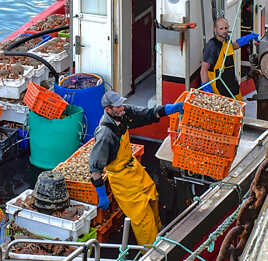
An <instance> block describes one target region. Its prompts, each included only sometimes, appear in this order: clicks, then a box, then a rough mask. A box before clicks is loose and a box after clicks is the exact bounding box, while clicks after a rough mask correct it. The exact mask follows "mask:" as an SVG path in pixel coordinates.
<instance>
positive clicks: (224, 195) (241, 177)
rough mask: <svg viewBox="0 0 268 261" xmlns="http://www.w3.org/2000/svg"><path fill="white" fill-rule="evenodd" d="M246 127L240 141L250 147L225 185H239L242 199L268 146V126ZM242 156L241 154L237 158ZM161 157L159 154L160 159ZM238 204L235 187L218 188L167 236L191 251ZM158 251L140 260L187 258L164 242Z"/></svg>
mask: <svg viewBox="0 0 268 261" xmlns="http://www.w3.org/2000/svg"><path fill="white" fill-rule="evenodd" d="M246 125H248V126H249V127H250V128H249V129H248V130H245V132H244V133H243V135H244V140H242V138H241V141H242V142H247V139H249V140H248V141H249V143H250V146H249V147H247V146H246V147H244V149H245V148H246V151H243V156H241V157H240V158H239V159H238V160H237V163H236V164H234V165H233V166H232V169H231V171H230V173H229V176H228V177H226V178H225V179H224V181H225V182H229V183H233V184H237V185H239V187H240V189H241V193H242V195H244V194H245V193H246V192H247V190H248V188H249V185H250V183H251V181H252V179H253V173H254V172H255V170H256V168H257V167H258V165H259V164H260V163H261V162H262V161H263V160H264V155H265V146H266V145H267V144H268V131H267V130H266V129H267V126H266V125H267V124H264V122H259V121H258V120H257V121H255V124H254V122H253V123H252V124H251V123H250V122H247V124H246ZM255 135H256V136H255ZM241 141H240V142H241ZM166 145H167V144H166ZM168 145H169V144H168ZM163 147H164V146H163ZM163 147H162V149H163ZM160 148H161V147H160ZM241 153H242V152H239V151H238V154H241ZM161 155H162V154H160V153H158V155H157V156H158V157H159V156H161ZM165 155H166V154H165ZM162 157H164V156H162ZM237 204H238V193H237V190H236V189H235V187H231V186H229V187H227V186H219V185H217V186H216V187H214V188H213V189H212V190H211V191H209V193H207V194H206V195H205V197H204V198H202V199H201V202H200V203H199V204H198V205H197V206H196V207H195V208H194V209H193V210H192V211H191V212H190V213H189V214H188V215H187V216H186V217H184V218H183V219H182V220H181V221H180V222H178V223H177V224H174V226H173V227H172V228H171V229H170V231H168V232H167V233H166V234H165V235H164V236H165V237H167V238H169V239H173V240H175V241H176V242H180V243H181V244H183V245H184V246H186V247H187V248H189V249H191V248H192V247H193V246H194V245H195V244H196V243H198V242H199V240H200V239H201V238H202V237H203V236H204V235H206V234H207V233H208V231H209V230H210V229H211V228H213V226H214V225H215V224H216V223H217V221H218V220H220V219H221V218H223V217H224V215H225V214H227V213H228V212H229V211H230V210H231V209H232V208H234V207H235V206H237ZM157 248H159V249H160V250H161V251H162V252H163V253H162V254H161V253H160V252H159V251H156V250H154V249H152V250H150V251H149V252H148V253H147V254H146V255H144V256H143V257H142V258H141V259H140V260H143V261H149V260H150V261H151V260H154V261H156V260H165V255H166V256H167V258H168V260H169V261H170V260H179V259H180V258H182V257H183V256H184V255H185V254H186V252H185V251H184V250H183V249H182V248H181V247H180V246H177V245H174V244H171V243H169V242H166V241H163V240H161V241H160V242H159V243H158V244H157ZM164 254H165V255H164Z"/></svg>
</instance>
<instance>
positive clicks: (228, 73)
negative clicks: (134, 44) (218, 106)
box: [208, 42, 243, 101]
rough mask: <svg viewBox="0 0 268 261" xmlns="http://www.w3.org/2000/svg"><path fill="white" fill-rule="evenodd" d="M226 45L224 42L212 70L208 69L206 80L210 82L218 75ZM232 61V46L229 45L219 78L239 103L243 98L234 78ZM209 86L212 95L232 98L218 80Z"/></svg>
mask: <svg viewBox="0 0 268 261" xmlns="http://www.w3.org/2000/svg"><path fill="white" fill-rule="evenodd" d="M227 45H228V42H224V43H223V44H222V48H221V51H220V54H219V57H218V60H217V62H216V64H215V66H214V68H209V71H208V78H209V80H210V81H211V80H213V79H215V78H216V77H218V75H219V72H220V71H219V70H220V68H221V67H222V63H223V60H224V55H225V53H226V49H227ZM234 60H235V58H234V49H233V45H232V44H230V46H229V49H228V53H227V56H226V60H225V64H224V72H223V73H222V75H221V78H222V80H223V81H224V82H225V84H226V85H227V87H228V88H229V90H230V91H231V92H232V94H233V95H234V96H235V98H236V99H237V100H239V101H242V100H243V98H242V95H241V92H240V89H239V84H238V82H237V80H236V77H235V68H234ZM211 85H212V89H213V92H214V93H216V94H220V95H223V96H226V97H231V98H232V96H231V95H230V94H229V92H228V91H227V90H226V88H225V86H224V85H223V84H222V82H221V81H220V80H217V81H214V82H213V83H212V84H211Z"/></svg>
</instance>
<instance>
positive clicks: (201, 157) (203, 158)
mask: <svg viewBox="0 0 268 261" xmlns="http://www.w3.org/2000/svg"><path fill="white" fill-rule="evenodd" d="M231 164H232V160H230V159H226V158H223V157H218V156H214V155H210V154H206V153H202V152H198V151H194V150H190V149H188V148H184V147H182V146H181V145H180V144H179V141H178V140H176V141H175V144H174V150H173V161H172V165H173V166H174V167H179V168H181V169H186V170H189V171H191V172H193V173H195V174H201V175H206V176H210V177H212V178H214V179H216V180H221V179H223V178H225V177H226V176H227V175H228V172H229V169H230V167H231Z"/></svg>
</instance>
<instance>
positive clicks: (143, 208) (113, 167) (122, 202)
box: [106, 130, 161, 245]
mask: <svg viewBox="0 0 268 261" xmlns="http://www.w3.org/2000/svg"><path fill="white" fill-rule="evenodd" d="M106 171H107V174H108V179H109V183H110V186H111V189H112V192H113V195H114V198H115V200H116V201H117V203H118V205H119V207H120V208H121V209H122V211H123V212H124V214H125V215H126V216H128V217H129V218H130V219H131V226H132V229H133V231H134V234H135V237H136V240H137V243H138V244H139V245H146V244H152V243H153V242H154V241H155V238H156V235H157V233H158V229H159V228H160V227H161V221H160V217H159V210H158V199H157V197H158V193H157V191H156V186H155V183H154V182H153V180H152V179H151V177H150V176H149V174H148V173H147V172H146V171H145V169H144V168H143V166H142V165H141V164H140V163H139V162H138V161H137V159H136V158H135V157H133V156H132V150H131V145H130V140H129V133H128V130H127V131H126V133H125V134H124V135H122V137H121V141H120V147H119V150H118V153H117V157H116V159H115V160H113V161H112V162H111V163H110V164H108V165H107V166H106Z"/></svg>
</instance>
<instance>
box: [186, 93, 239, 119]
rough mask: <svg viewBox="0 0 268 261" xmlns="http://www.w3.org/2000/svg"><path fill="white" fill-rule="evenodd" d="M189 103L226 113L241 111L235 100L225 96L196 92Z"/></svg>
mask: <svg viewBox="0 0 268 261" xmlns="http://www.w3.org/2000/svg"><path fill="white" fill-rule="evenodd" d="M190 103H191V104H193V105H196V106H198V107H200V108H204V109H207V110H211V111H216V112H221V113H224V114H228V115H238V114H239V113H240V112H241V106H240V104H239V103H238V102H237V100H233V99H230V98H227V97H225V96H219V95H209V94H206V93H201V92H197V93H195V95H194V97H193V99H192V101H191V102H190Z"/></svg>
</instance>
